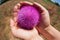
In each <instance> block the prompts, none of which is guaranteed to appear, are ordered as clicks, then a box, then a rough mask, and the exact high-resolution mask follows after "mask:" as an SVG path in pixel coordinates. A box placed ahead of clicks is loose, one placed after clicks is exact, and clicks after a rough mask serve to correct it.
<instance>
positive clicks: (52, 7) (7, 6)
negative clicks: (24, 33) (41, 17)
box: [0, 0, 60, 40]
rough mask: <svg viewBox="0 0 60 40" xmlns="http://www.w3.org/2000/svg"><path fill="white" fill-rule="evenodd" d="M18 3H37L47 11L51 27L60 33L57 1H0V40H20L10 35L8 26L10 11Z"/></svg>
mask: <svg viewBox="0 0 60 40" xmlns="http://www.w3.org/2000/svg"><path fill="white" fill-rule="evenodd" d="M20 1H30V2H38V3H40V4H41V5H43V6H44V7H45V8H46V9H47V10H48V11H49V14H50V20H51V25H53V26H54V27H55V28H56V29H57V30H59V31H60V1H59V0H0V40H22V39H19V38H16V37H14V36H13V35H12V33H11V30H10V25H9V19H10V18H11V17H12V11H13V10H12V9H13V7H14V6H15V5H16V4H17V3H19V2H20Z"/></svg>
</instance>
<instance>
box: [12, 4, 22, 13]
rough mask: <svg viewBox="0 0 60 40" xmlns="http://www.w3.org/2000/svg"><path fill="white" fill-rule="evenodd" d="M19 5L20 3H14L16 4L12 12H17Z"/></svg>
mask: <svg viewBox="0 0 60 40" xmlns="http://www.w3.org/2000/svg"><path fill="white" fill-rule="evenodd" d="M20 6H21V4H20V3H18V4H16V5H15V6H14V9H13V11H14V12H17V11H18V10H19V8H20Z"/></svg>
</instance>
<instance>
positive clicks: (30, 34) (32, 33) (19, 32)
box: [10, 1, 42, 40]
mask: <svg viewBox="0 0 60 40" xmlns="http://www.w3.org/2000/svg"><path fill="white" fill-rule="evenodd" d="M22 3H26V4H29V5H32V3H30V2H26V1H24V2H20V3H18V4H17V5H16V6H15V7H14V12H13V16H14V17H13V19H12V18H11V19H10V26H11V31H12V34H13V35H14V36H16V37H18V38H22V39H25V40H31V39H33V38H34V39H35V38H36V37H38V36H39V35H38V31H37V30H36V28H33V29H32V30H24V29H21V28H18V27H17V22H16V20H17V12H18V11H19V8H20V6H21V4H22ZM38 38H40V39H42V38H41V37H38ZM38 38H37V39H38ZM40 39H39V40H40Z"/></svg>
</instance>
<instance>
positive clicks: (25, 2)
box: [20, 1, 33, 5]
mask: <svg viewBox="0 0 60 40" xmlns="http://www.w3.org/2000/svg"><path fill="white" fill-rule="evenodd" d="M20 3H21V4H29V5H33V3H31V2H28V1H20Z"/></svg>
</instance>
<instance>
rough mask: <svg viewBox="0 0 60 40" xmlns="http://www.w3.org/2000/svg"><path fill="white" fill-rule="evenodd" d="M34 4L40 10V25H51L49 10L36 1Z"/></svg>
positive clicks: (43, 26)
mask: <svg viewBox="0 0 60 40" xmlns="http://www.w3.org/2000/svg"><path fill="white" fill-rule="evenodd" d="M34 5H35V6H36V7H37V8H38V11H40V13H39V14H40V22H39V24H38V26H40V27H42V28H46V27H48V26H49V25H50V17H49V12H48V10H47V9H45V8H44V7H43V6H42V5H40V4H39V3H36V2H34Z"/></svg>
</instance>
